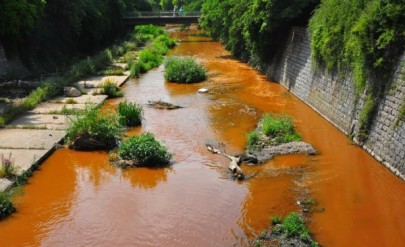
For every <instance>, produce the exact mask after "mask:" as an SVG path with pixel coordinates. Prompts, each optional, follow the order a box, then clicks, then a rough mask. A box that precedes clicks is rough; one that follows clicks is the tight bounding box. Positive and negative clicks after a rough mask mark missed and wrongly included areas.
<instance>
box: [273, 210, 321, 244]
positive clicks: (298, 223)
mask: <svg viewBox="0 0 405 247" xmlns="http://www.w3.org/2000/svg"><path fill="white" fill-rule="evenodd" d="M277 220H278V221H280V220H281V218H278V219H277ZM273 232H275V233H276V234H281V235H284V236H285V237H287V238H293V237H299V238H300V239H301V240H302V241H304V242H307V243H310V244H311V246H319V245H318V243H317V242H315V241H313V240H312V238H311V236H310V234H309V231H308V229H307V227H306V226H305V222H304V219H303V218H301V217H300V216H298V214H297V213H296V212H292V213H290V214H289V215H288V216H287V217H286V218H285V219H284V220H282V222H277V223H275V227H274V228H273Z"/></svg>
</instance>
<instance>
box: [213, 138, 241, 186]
mask: <svg viewBox="0 0 405 247" xmlns="http://www.w3.org/2000/svg"><path fill="white" fill-rule="evenodd" d="M206 146H207V149H208V151H210V152H211V153H214V154H222V155H223V156H225V157H227V158H228V159H230V160H231V163H229V167H228V168H229V170H230V171H231V172H232V174H233V176H234V177H236V178H237V179H244V178H245V175H244V174H243V171H242V169H241V168H240V167H239V165H240V164H241V158H240V157H235V156H231V155H228V154H226V153H222V152H221V151H219V150H218V149H216V148H214V147H212V146H210V145H206Z"/></svg>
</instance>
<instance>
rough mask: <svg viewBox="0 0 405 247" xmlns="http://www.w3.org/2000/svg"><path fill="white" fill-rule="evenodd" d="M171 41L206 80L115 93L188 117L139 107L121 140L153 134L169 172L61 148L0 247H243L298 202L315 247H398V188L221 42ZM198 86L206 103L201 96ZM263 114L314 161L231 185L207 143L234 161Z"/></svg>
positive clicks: (183, 37)
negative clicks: (287, 120) (306, 202)
mask: <svg viewBox="0 0 405 247" xmlns="http://www.w3.org/2000/svg"><path fill="white" fill-rule="evenodd" d="M173 35H174V37H175V38H176V39H178V40H180V41H181V42H180V44H179V45H178V46H177V47H176V48H175V49H173V50H172V51H171V54H172V55H189V56H194V57H195V58H197V59H198V60H199V61H200V62H202V63H203V64H204V65H205V66H206V67H207V69H208V71H209V74H210V76H209V79H208V80H207V81H206V82H203V83H200V84H193V85H181V84H172V83H168V82H165V80H164V76H163V71H164V68H163V66H162V67H160V68H158V69H155V70H152V71H150V72H148V73H147V74H145V75H143V76H141V78H139V79H136V80H130V81H128V82H127V83H126V85H125V86H124V88H123V90H124V92H125V97H126V98H127V99H128V100H130V101H136V102H138V103H142V104H146V103H147V102H148V101H149V100H159V99H162V100H165V101H168V102H171V103H174V104H177V105H181V106H184V107H185V108H182V109H178V110H172V111H165V110H157V109H152V108H148V107H146V106H145V107H144V110H145V114H144V117H145V120H144V121H143V125H142V127H141V128H136V129H133V130H130V131H129V132H128V134H129V135H134V134H139V133H142V132H146V131H148V132H153V133H154V134H155V135H156V137H157V139H159V140H161V141H163V142H164V143H165V144H166V145H167V146H168V147H169V150H170V151H171V152H172V153H174V154H175V156H174V165H173V166H171V167H170V168H164V169H146V168H136V169H128V170H121V169H118V168H116V167H113V166H111V165H110V164H109V161H108V153H107V152H76V151H71V150H67V149H61V150H58V151H56V152H55V153H54V154H53V155H51V156H50V157H49V158H48V159H47V160H46V161H45V162H44V163H43V165H42V166H41V167H40V169H39V170H38V171H36V172H35V174H34V176H33V177H32V178H30V180H29V183H28V184H27V185H26V186H25V189H24V194H23V195H21V196H18V197H17V198H16V201H17V209H18V212H17V213H16V214H14V215H13V216H11V217H10V218H8V219H6V220H3V221H1V222H0V246H119V245H120V246H247V245H250V243H251V242H250V241H251V240H252V239H254V238H255V237H257V236H258V235H259V234H260V232H261V231H262V230H263V229H265V228H266V227H267V226H268V224H269V218H270V217H271V216H273V215H286V214H288V213H289V212H291V211H294V210H299V206H298V205H297V200H302V199H303V198H302V196H303V195H305V197H310V198H313V199H314V200H315V201H316V202H317V203H318V204H317V206H316V208H318V209H320V210H319V212H314V213H312V214H310V215H308V219H309V222H308V226H309V228H310V231H311V232H312V233H313V235H314V237H315V239H316V240H317V241H318V242H319V243H320V244H322V245H323V246H390V247H391V246H404V243H405V214H404V212H405V186H404V182H402V181H400V180H399V179H398V178H397V177H395V176H394V175H393V174H391V173H390V172H389V171H388V170H387V169H386V168H384V167H383V166H382V165H381V164H380V163H378V162H377V161H375V160H374V159H373V158H372V157H371V156H369V155H368V154H367V153H366V152H365V151H363V150H362V149H360V148H358V147H356V146H354V145H352V144H351V142H350V139H349V138H348V137H346V136H345V135H344V134H342V133H341V132H340V131H339V130H337V129H336V128H335V127H334V126H332V125H331V124H330V123H329V122H327V121H326V120H325V119H323V118H322V117H320V116H319V115H318V114H317V113H316V112H314V111H313V110H312V109H310V108H309V107H308V106H307V105H305V104H304V103H303V102H301V101H300V100H298V99H297V98H296V97H295V96H293V95H292V94H290V93H289V92H288V91H287V90H286V89H285V88H283V87H282V86H280V85H279V84H277V83H275V82H272V81H270V80H268V79H267V78H266V77H265V76H263V75H261V74H260V73H258V72H257V71H256V70H254V69H251V68H250V67H249V66H248V65H246V64H245V63H242V62H240V61H238V60H237V59H234V58H233V57H232V56H231V55H230V54H229V53H228V52H227V51H225V49H224V47H223V46H222V45H221V44H219V43H218V42H214V41H212V40H210V39H209V38H206V37H200V36H198V35H196V33H194V32H189V33H177V34H173ZM203 87H205V88H208V89H209V93H207V94H198V93H197V90H198V89H200V88H203ZM121 100H123V99H119V100H110V101H108V102H107V103H106V105H105V106H104V107H106V108H111V107H116V105H117V104H118V103H119V102H120V101H121ZM264 113H288V114H290V115H291V116H292V117H293V118H294V123H295V125H296V127H297V130H298V131H299V132H300V133H301V135H302V138H303V140H304V141H307V142H309V143H311V144H313V145H314V147H316V149H318V150H319V152H320V154H319V155H317V156H305V155H287V156H280V157H277V158H275V159H273V160H271V161H269V162H267V163H265V164H264V165H262V166H257V167H249V166H246V165H242V169H243V170H244V172H245V173H246V174H248V175H253V177H252V178H250V179H249V180H247V181H243V182H241V181H234V180H232V179H231V178H230V176H229V174H228V173H227V164H228V160H227V159H226V158H223V157H221V156H218V155H215V154H211V153H209V152H208V151H207V150H206V148H205V144H207V143H210V144H214V145H218V146H220V147H221V149H222V150H223V151H226V152H228V153H231V154H238V153H242V152H243V149H244V146H245V145H246V133H247V132H249V131H251V130H253V129H254V128H255V125H256V123H257V121H258V120H259V119H260V117H261V116H262V115H263V114H264Z"/></svg>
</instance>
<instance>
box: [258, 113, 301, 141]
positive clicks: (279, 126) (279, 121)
mask: <svg viewBox="0 0 405 247" xmlns="http://www.w3.org/2000/svg"><path fill="white" fill-rule="evenodd" d="M262 131H263V133H264V134H265V135H266V136H269V137H271V138H272V139H273V140H274V141H275V142H276V143H286V142H292V141H299V140H301V137H300V135H299V134H298V133H297V132H296V131H295V128H294V124H293V121H292V118H291V117H290V116H288V115H274V114H266V115H265V116H264V118H263V120H262Z"/></svg>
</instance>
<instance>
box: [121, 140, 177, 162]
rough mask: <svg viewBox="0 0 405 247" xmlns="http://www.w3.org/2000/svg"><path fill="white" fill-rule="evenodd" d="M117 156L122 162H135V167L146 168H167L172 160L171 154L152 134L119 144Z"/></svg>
mask: <svg viewBox="0 0 405 247" xmlns="http://www.w3.org/2000/svg"><path fill="white" fill-rule="evenodd" d="M118 155H119V157H120V158H122V159H124V160H132V161H135V163H136V166H147V167H163V166H167V165H169V164H170V159H171V158H172V154H171V153H169V152H168V150H167V148H166V147H165V146H164V145H162V144H161V143H160V142H158V141H157V140H156V139H155V136H154V135H153V134H152V133H143V134H142V135H140V136H133V137H130V138H129V139H127V140H126V141H124V142H123V143H122V144H121V146H120V147H119V149H118Z"/></svg>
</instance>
